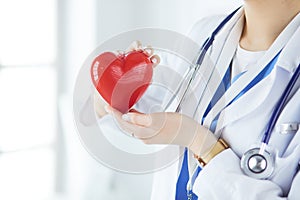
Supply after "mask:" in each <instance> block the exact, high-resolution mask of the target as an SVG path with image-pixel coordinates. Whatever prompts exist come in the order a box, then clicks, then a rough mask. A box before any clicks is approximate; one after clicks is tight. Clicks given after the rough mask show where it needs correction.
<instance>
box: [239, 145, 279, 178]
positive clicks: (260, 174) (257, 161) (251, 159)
mask: <svg viewBox="0 0 300 200" xmlns="http://www.w3.org/2000/svg"><path fill="white" fill-rule="evenodd" d="M260 150H261V149H260V148H259V147H257V148H253V149H250V150H248V151H247V152H245V153H244V155H243V156H242V159H241V168H242V170H243V172H244V173H245V174H246V175H248V176H250V177H253V178H256V179H267V178H269V177H270V176H271V175H272V173H273V171H274V165H275V160H274V155H272V154H271V153H270V152H269V151H267V150H263V151H262V152H260Z"/></svg>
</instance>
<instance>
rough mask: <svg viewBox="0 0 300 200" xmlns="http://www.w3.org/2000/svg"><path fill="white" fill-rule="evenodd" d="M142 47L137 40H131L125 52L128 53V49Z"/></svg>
mask: <svg viewBox="0 0 300 200" xmlns="http://www.w3.org/2000/svg"><path fill="white" fill-rule="evenodd" d="M141 49H142V43H141V42H140V41H138V40H136V41H133V42H132V43H131V44H130V45H129V47H128V48H127V49H126V52H125V53H128V52H130V51H137V50H141Z"/></svg>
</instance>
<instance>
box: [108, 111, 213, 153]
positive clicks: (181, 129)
mask: <svg viewBox="0 0 300 200" xmlns="http://www.w3.org/2000/svg"><path fill="white" fill-rule="evenodd" d="M105 109H106V110H107V112H108V113H110V114H112V115H113V116H114V118H115V119H116V121H117V124H118V125H119V127H120V128H121V129H122V130H123V131H124V132H126V133H127V134H130V135H132V136H134V137H135V138H138V139H140V140H142V141H143V142H144V143H145V144H175V145H180V146H184V147H188V148H189V149H190V150H191V151H193V152H194V153H195V154H197V155H203V153H204V152H206V151H207V150H209V149H210V148H211V147H212V146H213V145H214V144H215V143H216V138H215V136H214V135H213V133H212V132H210V131H209V130H208V129H207V128H205V127H204V126H201V125H200V124H199V123H198V122H196V121H195V120H193V119H191V118H190V117H187V116H185V115H183V114H180V113H173V112H161V113H152V114H142V113H138V112H129V113H127V114H124V115H123V114H122V113H120V112H119V111H117V110H115V109H113V108H112V107H110V106H106V107H105Z"/></svg>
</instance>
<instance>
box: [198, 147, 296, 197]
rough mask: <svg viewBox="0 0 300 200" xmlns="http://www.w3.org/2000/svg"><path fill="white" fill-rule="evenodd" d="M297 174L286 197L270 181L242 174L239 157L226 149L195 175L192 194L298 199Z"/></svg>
mask: <svg viewBox="0 0 300 200" xmlns="http://www.w3.org/2000/svg"><path fill="white" fill-rule="evenodd" d="M299 187H300V174H299V172H298V174H297V175H296V176H295V178H294V180H293V182H292V186H291V189H290V192H289V194H288V195H285V194H283V190H282V188H281V187H280V186H279V185H277V184H276V183H274V182H272V181H270V180H258V179H254V178H251V177H248V176H246V175H244V174H243V172H242V170H241V168H240V158H239V157H238V156H237V155H236V154H235V153H234V152H233V151H232V150H231V149H227V150H225V151H223V152H221V153H220V154H219V155H217V156H216V157H215V158H214V159H212V160H211V162H209V163H208V165H206V166H205V167H204V168H203V169H202V171H201V172H200V174H199V175H198V177H197V179H196V182H195V184H194V188H193V189H194V190H193V191H194V192H195V193H196V194H197V195H198V197H199V199H210V200H214V199H245V200H247V199H248V200H265V199H272V200H283V199H289V200H296V199H299V197H300V190H299Z"/></svg>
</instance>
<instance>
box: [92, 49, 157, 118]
mask: <svg viewBox="0 0 300 200" xmlns="http://www.w3.org/2000/svg"><path fill="white" fill-rule="evenodd" d="M152 66H153V63H152V62H151V60H150V59H149V57H148V56H147V55H146V54H145V53H144V52H142V51H131V52H129V53H128V54H126V55H120V56H116V55H115V54H114V53H111V52H105V53H102V54H100V55H99V56H97V57H96V58H95V59H94V61H93V63H92V66H91V77H92V81H93V84H94V86H95V87H96V89H97V91H98V92H99V93H100V95H101V96H102V97H103V98H104V99H105V101H106V102H107V103H108V104H110V105H111V106H112V107H114V108H116V109H117V110H119V111H120V112H122V113H125V112H127V111H128V110H129V109H130V108H131V107H132V106H133V105H134V104H135V103H136V102H137V101H138V100H139V99H140V98H141V96H142V95H143V94H144V92H145V91H146V89H147V88H148V86H149V85H150V82H151V79H152V74H153V68H152Z"/></svg>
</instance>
